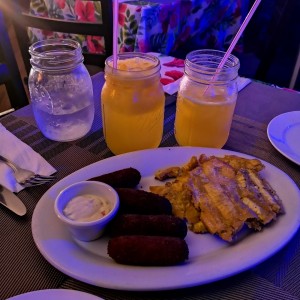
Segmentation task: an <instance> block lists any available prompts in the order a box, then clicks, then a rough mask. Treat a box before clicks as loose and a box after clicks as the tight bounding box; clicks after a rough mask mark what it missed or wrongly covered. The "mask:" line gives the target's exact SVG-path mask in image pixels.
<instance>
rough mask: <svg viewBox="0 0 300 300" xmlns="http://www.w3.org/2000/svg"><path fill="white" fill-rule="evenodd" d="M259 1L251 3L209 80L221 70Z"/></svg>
mask: <svg viewBox="0 0 300 300" xmlns="http://www.w3.org/2000/svg"><path fill="white" fill-rule="evenodd" d="M260 2H261V0H255V2H254V3H253V5H252V7H251V9H250V11H249V12H248V14H247V16H246V18H245V20H244V21H243V23H242V25H241V27H240V29H239V30H238V32H237V34H236V35H235V37H234V39H233V40H232V42H231V44H230V46H229V48H228V49H227V51H226V53H225V55H224V56H223V58H222V60H221V62H220V63H219V65H218V67H217V72H216V73H215V75H214V76H213V78H212V79H211V81H213V80H214V79H215V78H216V76H217V74H218V73H219V72H220V71H221V69H222V68H223V66H224V64H225V63H226V61H227V59H228V57H229V55H230V54H231V52H232V50H233V48H234V47H235V45H236V43H237V41H238V40H239V38H240V36H241V35H242V33H243V32H244V30H245V28H246V26H247V25H248V23H249V21H250V20H251V18H252V16H253V14H254V12H255V11H256V9H257V7H258V5H259V4H260ZM208 88H209V86H208V87H206V89H205V91H204V93H203V94H205V93H206V91H207V90H208Z"/></svg>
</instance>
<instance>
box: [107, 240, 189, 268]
mask: <svg viewBox="0 0 300 300" xmlns="http://www.w3.org/2000/svg"><path fill="white" fill-rule="evenodd" d="M107 252H108V255H109V256H110V257H111V258H113V259H114V260H115V261H116V262H117V263H120V264H126V265H138V266H170V265H176V264H179V263H182V262H184V261H185V260H186V259H188V256H189V249H188V246H187V244H186V241H185V240H184V239H180V238H177V237H169V236H146V235H128V236H119V237H114V238H112V239H110V240H109V242H108V247H107Z"/></svg>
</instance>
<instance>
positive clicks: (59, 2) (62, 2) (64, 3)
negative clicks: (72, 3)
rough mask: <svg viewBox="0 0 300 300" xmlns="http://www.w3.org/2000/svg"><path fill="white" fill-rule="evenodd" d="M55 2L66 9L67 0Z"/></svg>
mask: <svg viewBox="0 0 300 300" xmlns="http://www.w3.org/2000/svg"><path fill="white" fill-rule="evenodd" d="M55 3H56V4H57V6H58V7H59V8H60V9H64V8H65V6H66V0H55Z"/></svg>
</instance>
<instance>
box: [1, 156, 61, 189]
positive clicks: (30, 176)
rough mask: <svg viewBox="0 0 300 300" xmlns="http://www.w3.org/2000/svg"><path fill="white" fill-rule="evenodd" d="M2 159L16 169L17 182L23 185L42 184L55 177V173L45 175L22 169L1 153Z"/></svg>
mask: <svg viewBox="0 0 300 300" xmlns="http://www.w3.org/2000/svg"><path fill="white" fill-rule="evenodd" d="M0 160H1V161H3V162H4V163H5V164H6V165H8V166H9V167H10V168H11V169H12V170H13V171H14V173H15V178H16V180H17V182H18V183H19V184H20V185H22V186H23V187H31V186H36V185H41V184H45V183H48V182H50V181H52V180H54V179H55V175H50V176H43V175H39V174H35V173H34V172H32V171H29V170H25V169H22V168H20V167H18V166H17V165H16V164H14V163H13V162H12V161H10V160H9V159H7V158H5V157H3V156H1V155H0Z"/></svg>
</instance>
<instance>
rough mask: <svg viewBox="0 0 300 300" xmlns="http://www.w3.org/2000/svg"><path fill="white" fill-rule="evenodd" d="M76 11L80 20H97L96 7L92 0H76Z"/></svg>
mask: <svg viewBox="0 0 300 300" xmlns="http://www.w3.org/2000/svg"><path fill="white" fill-rule="evenodd" d="M75 13H76V15H77V17H78V20H80V21H87V22H95V21H96V18H95V7H94V5H93V3H92V2H86V3H84V2H82V1H81V0H76V3H75Z"/></svg>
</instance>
